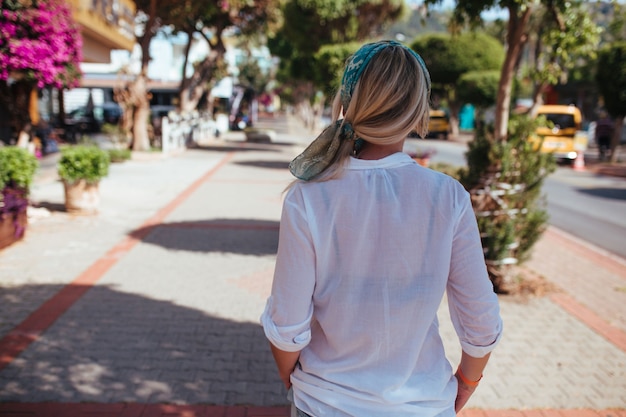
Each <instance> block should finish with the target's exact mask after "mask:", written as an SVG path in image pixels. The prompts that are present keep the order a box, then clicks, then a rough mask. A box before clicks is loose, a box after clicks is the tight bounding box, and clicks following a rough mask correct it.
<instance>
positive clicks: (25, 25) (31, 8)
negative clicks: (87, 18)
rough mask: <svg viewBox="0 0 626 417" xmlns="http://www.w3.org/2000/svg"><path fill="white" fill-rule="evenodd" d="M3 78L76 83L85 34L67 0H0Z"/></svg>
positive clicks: (0, 77) (49, 84)
mask: <svg viewBox="0 0 626 417" xmlns="http://www.w3.org/2000/svg"><path fill="white" fill-rule="evenodd" d="M0 2H1V3H2V8H1V9H0V81H9V82H10V79H26V80H31V81H33V82H35V83H36V84H37V87H39V88H43V87H56V88H62V87H73V86H75V85H76V83H77V82H78V80H79V78H80V69H79V63H80V61H81V60H82V38H81V36H80V32H79V30H78V27H77V25H76V24H75V23H74V20H73V19H72V14H71V11H70V8H69V7H68V5H67V4H66V3H65V2H64V0H0Z"/></svg>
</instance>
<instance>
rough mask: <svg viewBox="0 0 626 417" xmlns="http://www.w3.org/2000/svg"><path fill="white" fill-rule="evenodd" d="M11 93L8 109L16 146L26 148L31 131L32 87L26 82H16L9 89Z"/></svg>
mask: <svg viewBox="0 0 626 417" xmlns="http://www.w3.org/2000/svg"><path fill="white" fill-rule="evenodd" d="M10 88H11V90H12V91H13V105H12V106H10V107H9V109H12V111H11V110H10V112H11V113H12V114H11V119H12V120H13V128H14V129H15V132H16V133H17V146H19V147H21V148H27V147H28V142H29V141H30V134H31V131H32V122H31V119H30V99H31V97H32V95H31V92H32V91H33V88H34V85H33V84H32V83H30V82H27V81H17V82H15V83H14V84H13V85H12V86H11V87H10Z"/></svg>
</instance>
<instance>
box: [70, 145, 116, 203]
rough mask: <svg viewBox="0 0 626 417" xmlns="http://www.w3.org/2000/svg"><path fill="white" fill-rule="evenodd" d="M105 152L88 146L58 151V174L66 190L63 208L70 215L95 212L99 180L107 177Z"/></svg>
mask: <svg viewBox="0 0 626 417" xmlns="http://www.w3.org/2000/svg"><path fill="white" fill-rule="evenodd" d="M110 163H111V161H110V158H109V154H108V152H107V151H105V150H103V149H100V148H98V147H97V146H91V145H75V146H66V147H63V148H61V157H60V159H59V162H58V172H59V177H60V178H61V181H62V182H63V187H64V189H65V209H66V210H67V211H68V212H69V213H77V214H93V213H97V211H98V206H99V205H100V191H99V184H100V180H101V179H102V178H104V177H106V176H107V175H108V174H109V165H110Z"/></svg>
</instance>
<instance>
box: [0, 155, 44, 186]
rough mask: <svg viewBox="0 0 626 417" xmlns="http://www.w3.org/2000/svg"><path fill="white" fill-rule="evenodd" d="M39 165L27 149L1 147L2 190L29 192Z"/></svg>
mask: <svg viewBox="0 0 626 417" xmlns="http://www.w3.org/2000/svg"><path fill="white" fill-rule="evenodd" d="M38 165H39V163H38V162H37V158H35V156H33V155H32V154H31V153H30V152H28V151H27V150H26V149H22V148H18V147H15V146H5V147H0V190H2V189H3V188H4V187H11V188H22V189H25V190H28V189H29V188H30V186H31V184H32V182H33V179H34V177H35V171H36V170H37V166H38Z"/></svg>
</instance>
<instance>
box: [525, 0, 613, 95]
mask: <svg viewBox="0 0 626 417" xmlns="http://www.w3.org/2000/svg"><path fill="white" fill-rule="evenodd" d="M558 16H559V18H558V19H555V18H554V11H553V10H551V9H548V8H546V9H545V10H544V11H543V13H540V14H539V18H538V19H537V21H536V22H535V25H536V26H538V29H537V32H538V34H539V35H538V36H539V39H538V43H537V46H538V50H537V51H536V56H535V60H534V62H531V63H530V68H529V71H530V75H531V77H532V79H533V80H534V81H535V82H536V83H538V84H547V85H556V84H559V83H560V82H561V81H562V78H563V76H564V75H566V74H567V72H568V71H569V70H570V69H572V68H575V67H582V66H583V63H584V62H588V61H592V60H593V59H595V55H596V50H597V46H598V43H599V41H600V32H601V29H600V27H599V26H598V25H596V23H595V22H594V21H593V20H592V17H591V16H590V14H589V11H588V10H587V8H586V7H583V6H582V5H581V4H580V2H565V3H564V4H563V5H562V7H561V9H560V10H559V11H558ZM579 75H580V74H579Z"/></svg>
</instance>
